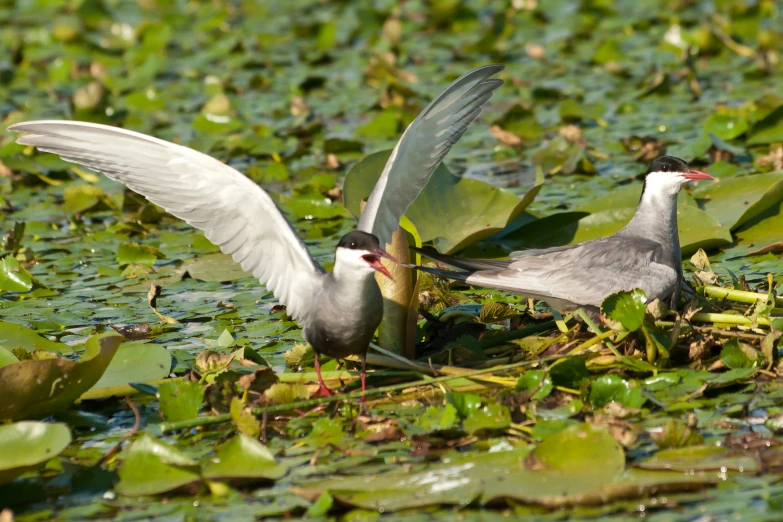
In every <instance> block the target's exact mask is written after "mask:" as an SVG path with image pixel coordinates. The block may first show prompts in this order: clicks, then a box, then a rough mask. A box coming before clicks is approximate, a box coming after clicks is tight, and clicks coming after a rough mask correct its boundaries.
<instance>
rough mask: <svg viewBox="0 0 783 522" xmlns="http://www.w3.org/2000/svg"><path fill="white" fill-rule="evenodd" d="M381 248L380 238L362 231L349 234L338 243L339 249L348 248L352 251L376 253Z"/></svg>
mask: <svg viewBox="0 0 783 522" xmlns="http://www.w3.org/2000/svg"><path fill="white" fill-rule="evenodd" d="M380 247H381V245H380V242H379V241H378V238H377V237H375V236H373V235H372V234H368V233H367V232H362V231H361V230H354V231H353V232H348V233H347V234H345V235H344V236H343V237H342V238H341V239H340V242H339V243H337V248H348V249H350V250H367V251H369V252H374V251H376V250H378V249H379V248H380Z"/></svg>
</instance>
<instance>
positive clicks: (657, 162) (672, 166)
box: [647, 156, 690, 174]
mask: <svg viewBox="0 0 783 522" xmlns="http://www.w3.org/2000/svg"><path fill="white" fill-rule="evenodd" d="M689 170H690V168H689V167H688V164H687V163H686V162H685V161H683V160H681V159H680V158H675V157H674V156H661V157H659V158H655V159H654V160H653V162H652V163H650V166H649V167H648V168H647V174H650V173H651V172H673V173H677V172H688V171H689Z"/></svg>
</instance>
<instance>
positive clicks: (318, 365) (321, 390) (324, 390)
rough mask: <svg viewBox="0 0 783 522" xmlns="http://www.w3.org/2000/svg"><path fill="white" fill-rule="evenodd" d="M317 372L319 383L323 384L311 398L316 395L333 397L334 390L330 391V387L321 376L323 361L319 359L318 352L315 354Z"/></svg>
mask: <svg viewBox="0 0 783 522" xmlns="http://www.w3.org/2000/svg"><path fill="white" fill-rule="evenodd" d="M315 373H316V374H318V384H320V385H321V387H320V388H318V391H317V392H315V393H314V394H312V395H311V396H310V398H311V399H312V398H314V397H331V396H332V392H330V391H329V388H327V387H326V384H325V383H324V379H323V377H321V361H320V360H318V354H317V353H316V354H315Z"/></svg>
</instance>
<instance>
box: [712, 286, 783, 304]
mask: <svg viewBox="0 0 783 522" xmlns="http://www.w3.org/2000/svg"><path fill="white" fill-rule="evenodd" d="M704 295H706V296H709V297H715V298H718V299H728V300H729V301H736V302H738V303H747V304H755V303H756V302H758V301H764V300H766V299H767V294H760V293H757V292H746V291H744V290H734V289H733V288H721V287H719V286H705V287H704ZM775 304H777V305H781V306H783V297H776V298H775Z"/></svg>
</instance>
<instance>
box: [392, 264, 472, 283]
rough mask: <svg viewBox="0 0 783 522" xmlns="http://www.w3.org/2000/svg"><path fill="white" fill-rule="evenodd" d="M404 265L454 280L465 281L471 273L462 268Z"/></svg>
mask: <svg viewBox="0 0 783 522" xmlns="http://www.w3.org/2000/svg"><path fill="white" fill-rule="evenodd" d="M406 266H410V267H411V268H414V269H416V270H419V271H420V272H426V273H428V274H432V275H434V276H437V277H443V278H446V279H453V280H454V281H467V279H468V276H469V275H470V274H471V273H470V272H466V271H464V270H442V269H440V268H435V267H432V266H421V265H406Z"/></svg>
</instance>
